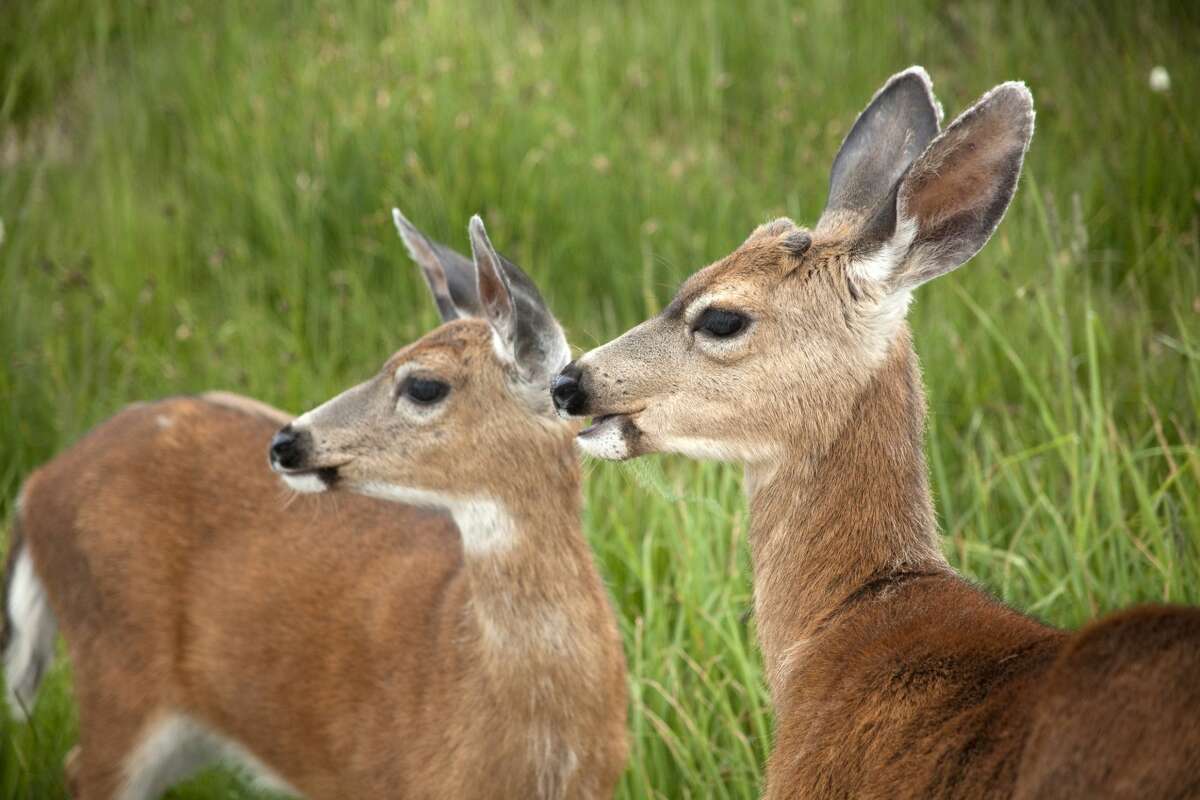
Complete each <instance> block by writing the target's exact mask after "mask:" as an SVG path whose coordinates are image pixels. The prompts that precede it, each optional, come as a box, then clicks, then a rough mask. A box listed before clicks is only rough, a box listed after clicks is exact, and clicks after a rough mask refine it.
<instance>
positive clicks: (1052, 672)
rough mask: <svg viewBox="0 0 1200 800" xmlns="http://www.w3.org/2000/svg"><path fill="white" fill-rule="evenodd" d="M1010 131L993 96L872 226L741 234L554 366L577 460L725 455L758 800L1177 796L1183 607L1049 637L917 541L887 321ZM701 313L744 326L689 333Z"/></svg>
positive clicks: (977, 216)
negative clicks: (738, 545) (740, 470)
mask: <svg viewBox="0 0 1200 800" xmlns="http://www.w3.org/2000/svg"><path fill="white" fill-rule="evenodd" d="M1032 120H1033V114H1032V98H1031V97H1030V95H1029V93H1028V91H1027V90H1025V89H1024V87H1022V86H1019V85H1016V84H1005V85H1003V86H1001V87H998V88H997V89H996V90H994V91H993V92H991V93H989V94H988V95H986V96H985V98H984V100H983V101H981V103H980V104H978V105H977V106H975V107H974V108H972V109H971V110H969V111H968V112H966V113H965V114H963V115H962V116H961V117H960V118H959V121H958V122H956V123H955V124H954V125H953V126H951V128H949V129H948V130H947V131H946V132H945V133H944V134H943V135H942V136H941V137H939V138H937V139H935V140H934V141H933V143H932V144H931V145H930V146H929V149H928V150H927V151H926V153H925V154H924V155H923V156H922V157H921V158H919V159H918V160H917V161H916V163H915V164H914V166H913V168H912V170H911V171H910V172H909V173H908V177H907V178H902V179H901V182H900V183H899V185H898V192H896V191H894V190H895V189H896V188H897V187H891V189H892V190H893V191H892V192H891V193H890V194H889V193H887V190H888V189H889V187H882V188H881V192H883V193H884V194H883V197H882V199H881V201H880V202H881V204H882V203H886V202H889V198H895V197H899V205H898V207H897V213H896V216H895V220H896V224H894V225H892V226H891V229H890V230H889V229H888V227H887V226H886V225H884V224H882V223H880V220H882V222H883V223H886V222H887V221H888V217H887V216H880V215H879V210H878V209H875V210H873V211H872V210H871V209H861V210H850V211H843V210H837V212H836V213H833V214H829V215H827V216H826V217H825V218H824V219H823V222H822V224H821V225H820V226H818V229H817V230H816V231H815V232H814V233H813V234H812V243H811V246H810V247H808V248H807V249H806V250H803V252H802V254H800V255H797V253H796V251H795V248H794V247H793V246H792V244H790V243H794V242H796V241H807V239H803V238H801V237H802V233H803V232H802V231H800V229H798V228H796V227H795V226H794V225H792V223H790V222H789V221H786V220H783V221H775V222H773V223H770V224H769V225H767V226H763V227H761V228H759V229H758V230H757V231H756V232H755V233H754V234H753V235H752V236H751V237H750V238H749V239H748V240H747V241H746V242H745V243H744V244H743V245H742V246H741V247H740V248H738V250H736V251H735V252H734V253H733V254H732V255H730V256H728V257H726V258H724V259H722V260H721V261H719V262H717V263H716V264H713V265H711V266H709V267H706V268H705V269H702V270H700V271H699V272H697V273H696V274H695V275H693V276H692V277H691V278H690V279H688V281H687V282H685V284H684V285H683V287H682V288H681V289H680V291H679V293H678V295H677V296H676V299H675V300H674V301H673V302H672V303H671V305H670V306H668V308H667V309H666V310H665V311H664V312H663V313H662V314H660V315H659V316H658V317H655V318H653V319H651V320H649V321H647V322H644V323H642V324H641V325H639V326H637V327H635V328H634V329H632V330H631V331H629V332H628V333H626V334H625V335H623V336H621V337H620V338H618V339H616V340H614V341H612V342H610V343H608V344H606V345H603V346H602V347H600V348H597V349H596V350H593V351H592V352H590V353H587V354H585V355H584V356H583V357H581V358H580V359H579V360H578V361H577V362H576V363H575V364H574V365H571V366H570V367H569V368H568V369H567V370H566V371H564V373H563V376H564V380H569V381H571V382H572V385H573V386H574V387H575V388H574V389H573V390H572V392H571V393H570V395H569V396H570V398H571V399H570V403H569V406H570V408H571V410H572V413H578V414H588V415H595V416H598V417H599V421H598V422H597V423H596V425H595V426H594V428H592V429H590V430H585V431H584V432H583V433H581V439H580V441H581V446H583V447H584V448H585V449H590V450H591V451H592V452H595V453H596V454H598V455H601V456H603V457H608V458H629V457H634V456H638V455H641V454H643V453H652V452H677V453H684V454H687V455H693V456H699V457H707V458H720V459H726V460H732V461H737V462H741V463H744V464H745V466H746V489H747V493H748V495H749V499H750V510H751V531H750V537H749V539H750V550H751V556H752V560H753V568H754V583H755V619H756V622H757V626H758V637H759V641H760V644H761V646H762V649H763V656H764V662H765V666H766V671H767V679H768V683H769V686H770V690H771V696H772V698H773V701H774V707H775V711H776V725H777V729H776V742H775V747H774V749H773V751H772V753H771V756H770V760H769V763H768V765H767V788H766V792H765V794H766V796H767V797H770V798H780V799H782V798H794V797H805V798H881V799H882V798H928V797H963V798H977V797H1019V798H1035V797H1036V798H1050V797H1102V796H1103V797H1129V798H1133V797H1147V798H1151V797H1152V798H1167V797H1191V796H1197V795H1198V794H1200V724H1198V723H1197V720H1198V719H1200V680H1197V676H1198V675H1200V610H1198V609H1194V608H1167V607H1146V608H1140V609H1135V610H1132V611H1127V612H1123V613H1121V614H1117V615H1113V616H1111V617H1108V618H1106V619H1104V620H1101V621H1099V622H1096V623H1094V624H1092V625H1091V626H1089V627H1087V628H1085V629H1084V630H1082V631H1079V632H1075V633H1071V632H1064V631H1059V630H1055V629H1052V628H1049V627H1047V626H1045V625H1042V624H1040V623H1038V622H1036V621H1034V620H1031V619H1029V618H1027V617H1025V616H1022V615H1021V614H1019V613H1017V612H1015V611H1013V610H1010V609H1008V608H1006V607H1005V606H1003V605H1002V604H1000V603H998V602H997V601H995V600H994V599H992V598H990V597H988V596H987V595H986V594H985V593H984V592H982V591H980V590H979V589H977V588H975V587H973V586H971V585H970V584H968V583H967V582H966V581H964V580H963V579H962V578H960V577H959V576H957V575H956V574H955V573H954V572H953V571H952V570H951V569H950V567H949V566H948V564H947V563H946V561H945V560H944V558H943V557H942V555H941V554H940V552H939V550H938V538H937V528H936V521H935V518H934V513H933V507H932V502H931V498H930V491H929V485H928V479H927V470H926V464H925V457H924V452H923V438H924V421H925V402H924V396H923V390H922V387H921V378H920V373H919V370H918V367H917V360H916V355H915V353H914V352H913V349H912V345H911V342H910V336H909V332H908V328H907V325H906V323H904V321H903V312H904V310H905V309H906V308H907V303H908V291H909V289H910V288H911V287H913V286H915V285H917V284H918V283H921V282H923V281H925V280H928V279H930V278H932V277H935V276H936V275H939V274H942V273H944V272H946V271H949V270H950V269H953V268H954V267H957V266H958V265H959V264H961V263H962V262H964V261H965V260H966V259H967V258H969V257H970V256H971V255H973V254H974V253H975V252H976V251H977V250H978V248H979V247H981V246H982V244H983V243H984V242H985V241H986V240H987V237H988V236H989V235H990V233H991V231H992V230H994V228H995V225H996V224H997V223H998V222H999V220H1000V217H1001V216H1002V215H1003V212H1004V210H1005V208H1006V207H1007V204H1008V201H1009V199H1010V198H1011V196H1012V192H1013V190H1014V189H1015V186H1016V180H1017V176H1018V174H1019V171H1020V164H1021V158H1022V157H1023V154H1024V149H1025V147H1026V146H1027V144H1028V141H1029V137H1030V136H1031V135H1032ZM906 181H907V182H906ZM906 203H907V204H908V205H906ZM881 208H883V210H884V211H887V208H886V207H884V206H882V205H881ZM868 211H871V213H870V214H869V213H867V212H868ZM872 215H874V216H872ZM871 225H874V227H871ZM864 231H866V232H867V233H869V234H870V235H869V236H868V235H866V234H865V233H863V232H864ZM881 235H882V238H880V237H881ZM870 258H875V259H876V260H875V263H869V262H868V261H867V259H870ZM864 263H868V264H869V268H864V267H863V265H864ZM710 306H711V307H717V308H723V309H725V310H731V309H732V310H736V311H739V312H741V313H743V314H744V315H746V316H747V317H748V318H749V319H751V322H750V324H749V325H748V326H747V327H745V328H743V329H742V332H740V333H739V334H737V335H734V336H730V337H728V338H720V337H711V336H705V335H704V334H703V333H702V332H698V331H696V330H695V329H694V325H693V321H694V320H695V319H696V318H698V317H700V316H701V312H703V311H704V309H705V308H706V307H710ZM567 396H568V395H567V394H564V395H563V397H564V398H566V397H567ZM563 403H564V405H566V404H567V402H566V400H564V401H563Z"/></svg>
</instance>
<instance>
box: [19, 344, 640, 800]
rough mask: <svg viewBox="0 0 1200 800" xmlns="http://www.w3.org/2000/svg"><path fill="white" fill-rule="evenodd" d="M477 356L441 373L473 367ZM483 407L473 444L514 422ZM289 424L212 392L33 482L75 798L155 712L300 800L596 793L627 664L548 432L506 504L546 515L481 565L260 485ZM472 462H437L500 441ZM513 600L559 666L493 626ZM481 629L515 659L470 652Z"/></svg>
mask: <svg viewBox="0 0 1200 800" xmlns="http://www.w3.org/2000/svg"><path fill="white" fill-rule="evenodd" d="M476 327H478V325H477V326H476ZM480 338H482V337H480ZM484 341H486V340H484ZM476 351H480V348H479V347H475V348H474V349H473V350H472V351H471V352H470V353H467V352H464V351H460V352H459V353H458V355H460V356H462V358H461V360H459V361H456V362H455V364H456V365H457V366H459V367H461V368H462V369H463V370H464V371H466V370H469V369H471V368H472V365H473V364H474V365H477V366H481V365H482V364H483V362H485V361H486V360H487V359H486V358H484V357H482V355H479V356H476V355H475V353H476ZM480 352H481V351H480ZM448 357H449V358H451V359H452V360H453V358H454V356H453V355H452V354H448ZM479 386H480V391H481V392H483V391H485V390H487V389H489V388H490V389H491V391H492V392H493V393H495V392H496V386H495V385H494V384H485V383H480V384H479ZM485 405H487V406H488V407H490V408H491V409H492V422H493V423H494V425H493V430H497V431H501V430H503V431H507V430H509V429H510V428H512V427H513V426H519V425H520V424H521V423H520V422H519V421H518V422H515V423H514V422H511V421H510V420H509V419H508V417H509V416H511V414H512V413H513V409H512V408H511V407H505V406H504V405H503V404H502V403H500V402H497V401H496V398H494V397H493V398H492V399H491V402H490V404H485ZM286 419H287V415H284V414H283V412H278V411H275V410H273V409H270V407H267V406H262V405H261V404H259V403H257V401H253V400H249V399H247V398H239V397H236V396H230V395H226V394H221V395H219V396H217V397H211V396H206V397H205V398H176V399H171V400H164V401H162V402H158V403H153V404H146V405H140V406H138V407H135V408H131V409H129V410H126V411H124V412H122V413H120V414H118V415H117V416H115V417H114V418H112V419H111V420H109V421H108V422H106V423H104V424H102V425H100V426H99V427H98V428H96V429H95V430H94V431H93V432H92V433H91V434H89V435H88V436H87V437H86V438H85V439H84V440H82V441H81V442H79V443H78V444H77V445H75V446H74V447H72V448H71V449H69V450H67V451H66V452H64V453H63V454H62V455H60V456H59V457H58V458H56V459H55V460H53V461H52V462H50V463H49V464H47V465H46V466H44V467H42V468H41V469H39V470H37V471H36V472H35V473H34V474H33V475H32V476H30V478H29V480H28V482H27V484H26V488H25V494H24V501H23V503H22V509H21V527H22V530H23V533H24V539H25V542H26V545H27V546H28V547H29V548H30V549H31V552H32V554H33V558H34V563H35V565H36V569H37V572H38V574H39V575H40V577H41V578H42V580H43V582H44V583H45V585H46V587H47V590H48V592H49V595H50V599H51V604H52V606H53V608H54V611H55V614H56V615H57V617H58V619H59V621H60V625H61V630H62V632H63V634H64V637H65V639H66V642H67V648H68V652H69V654H70V658H71V661H72V663H73V666H74V676H75V689H76V695H77V698H78V701H79V706H80V745H81V746H80V748H79V750H78V751H77V754H76V755H75V757H74V761H75V762H76V764H77V770H76V772H75V774H74V775H73V776H72V777H73V782H74V783H75V785H76V786H77V787H78V789H79V793H80V796H81V797H84V798H88V800H91V798H107V797H111V796H113V793H114V792H115V791H117V789H118V787H119V786H120V785H121V783H122V780H123V765H124V764H125V763H126V761H127V759H128V758H129V755H130V752H131V749H133V748H134V747H135V746H136V745H137V743H138V742H139V740H140V739H141V737H143V736H144V735H145V732H146V731H147V730H148V728H149V726H151V725H152V724H153V723H154V722H155V721H156V720H158V719H160V718H161V717H162V715H163V714H165V713H167V712H181V713H183V714H186V715H188V716H189V717H190V718H192V719H194V720H196V721H197V722H199V723H200V724H201V725H203V726H204V727H205V728H207V729H209V730H212V731H215V732H217V733H219V734H221V735H222V736H224V737H227V738H230V739H233V740H235V741H236V742H238V743H239V744H240V745H241V746H242V747H243V748H245V749H246V750H248V751H249V752H251V753H252V754H253V755H254V756H255V757H256V758H257V759H258V760H259V761H260V762H262V763H263V764H265V765H266V766H267V767H268V768H269V769H270V770H271V771H273V772H274V773H276V774H277V775H279V776H281V777H282V778H283V779H284V780H285V781H286V782H287V783H289V784H290V785H292V786H293V787H294V788H296V789H297V790H299V791H300V792H302V793H303V794H304V795H305V796H307V797H311V798H321V797H326V798H345V797H355V798H385V797H386V798H394V797H427V798H442V797H500V796H505V797H536V796H556V797H557V796H561V797H607V796H609V795H611V794H612V791H613V788H614V786H615V784H616V781H617V779H618V777H619V775H620V772H621V770H622V767H623V765H624V762H625V756H626V747H627V746H626V742H625V733H624V719H625V684H624V661H623V656H622V653H621V649H620V641H619V637H618V634H617V631H616V628H615V624H614V621H613V618H612V613H611V610H610V608H609V605H608V602H607V599H606V597H605V594H604V590H603V587H602V585H601V583H600V580H599V577H598V576H597V574H596V571H595V568H594V566H593V564H592V561H591V557H590V554H589V552H588V550H587V548H586V545H585V543H584V541H583V538H582V534H581V533H580V531H579V523H578V519H577V516H578V512H579V487H578V480H579V476H578V468H577V466H576V465H574V457H573V455H572V446H571V442H570V431H569V429H568V427H567V426H565V425H560V426H558V428H557V429H555V430H550V429H547V431H546V434H545V435H543V436H542V437H541V438H540V439H539V440H538V442H537V444H536V446H531V447H529V448H528V449H527V450H526V451H524V452H521V453H520V454H516V453H514V455H513V463H512V464H511V465H510V467H511V471H512V473H513V475H512V477H511V481H512V484H513V487H512V490H513V491H521V490H524V491H526V492H529V493H530V494H532V495H533V496H535V497H536V498H537V499H536V500H534V501H533V502H531V513H532V505H533V504H534V503H539V502H540V504H541V505H543V506H545V507H546V510H547V513H546V514H544V515H541V516H539V517H538V521H539V522H540V523H541V524H540V527H538V526H532V527H530V528H528V529H527V532H528V533H529V538H528V540H527V541H525V542H523V546H522V547H519V548H516V549H514V550H513V551H512V552H510V553H509V554H507V557H506V558H505V559H503V560H496V561H482V560H479V559H466V560H464V557H463V552H462V546H461V544H460V541H459V538H458V535H457V531H456V530H455V527H454V525H453V524H452V523H451V522H450V520H449V519H448V518H447V517H446V516H445V515H444V514H442V513H437V512H433V511H425V510H421V509H418V508H414V507H410V506H403V505H399V504H396V503H387V502H383V501H379V500H374V499H370V498H366V497H361V496H358V495H355V494H350V493H345V494H337V495H334V496H306V495H300V496H292V495H291V493H290V492H288V491H287V490H285V489H284V488H283V487H282V486H281V484H280V482H279V478H278V477H277V476H275V475H273V474H271V472H270V470H269V469H268V467H267V463H266V454H267V446H268V443H269V441H270V439H271V436H272V434H273V433H274V432H275V430H276V429H277V428H278V426H279V424H280V423H281V422H282V421H286ZM443 443H444V444H445V445H446V446H447V447H448V448H451V449H453V448H452V446H451V442H449V441H443ZM477 444H478V447H477V449H475V450H474V451H472V452H470V453H464V452H463V451H462V450H461V445H460V446H459V447H460V449H459V450H454V451H453V453H456V454H457V458H458V459H459V460H460V461H466V462H470V461H472V460H473V459H474V458H476V457H478V456H479V455H480V454H481V453H484V452H486V451H487V450H488V449H489V448H492V447H496V446H500V445H501V444H503V439H502V435H501V434H496V435H495V436H491V437H483V438H481V440H479V441H478V443H477ZM453 453H452V455H453ZM448 457H451V456H448ZM531 485H532V486H535V487H536V489H532V490H531V489H530V486H531ZM551 510H553V512H554V513H549V512H550V511H551ZM543 531H544V532H543ZM535 534H536V535H535ZM547 552H549V553H551V554H552V556H550V557H548V556H547ZM529 595H538V596H543V597H545V598H548V599H547V600H546V603H547V607H553V608H554V609H555V610H556V611H557V612H558V613H560V614H561V619H562V620H563V623H564V626H565V628H566V629H567V631H568V632H569V633H570V634H571V635H572V636H573V637H574V638H573V639H572V642H571V644H572V647H571V648H569V649H565V650H562V651H556V650H553V649H551V648H546V647H544V646H538V642H537V641H533V640H536V639H538V637H539V635H540V632H529V631H527V630H526V627H527V626H526V623H527V622H529V620H527V619H525V618H521V617H514V616H513V614H514V613H515V612H518V611H520V610H522V606H521V601H522V600H523V599H524V598H526V597H527V596H529ZM481 615H482V616H487V617H489V618H491V617H493V616H494V617H495V618H496V619H498V620H501V622H500V623H498V624H501V625H503V626H504V627H505V629H506V630H507V631H508V632H509V633H511V634H512V637H513V638H512V639H511V640H505V641H499V642H497V641H494V640H492V639H490V638H488V637H487V636H485V635H484V634H483V631H482V629H481V625H480V618H481ZM555 619H558V617H555ZM522 637H525V639H528V640H529V641H526V640H525V639H523V638H522ZM564 748H569V749H570V751H571V752H572V753H573V754H574V756H575V759H576V762H577V763H576V764H575V765H574V766H575V768H574V770H573V771H569V772H568V771H566V770H563V769H562V768H561V759H562V758H563V757H564V752H565V750H564ZM560 751H562V752H560ZM548 769H549V770H550V772H549V773H547V770H548ZM555 770H558V772H555ZM560 776H561V779H560Z"/></svg>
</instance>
